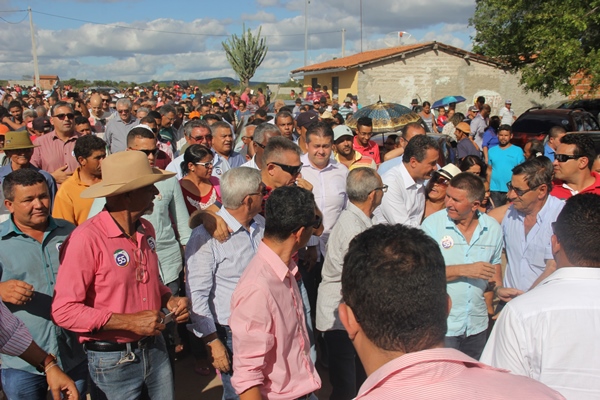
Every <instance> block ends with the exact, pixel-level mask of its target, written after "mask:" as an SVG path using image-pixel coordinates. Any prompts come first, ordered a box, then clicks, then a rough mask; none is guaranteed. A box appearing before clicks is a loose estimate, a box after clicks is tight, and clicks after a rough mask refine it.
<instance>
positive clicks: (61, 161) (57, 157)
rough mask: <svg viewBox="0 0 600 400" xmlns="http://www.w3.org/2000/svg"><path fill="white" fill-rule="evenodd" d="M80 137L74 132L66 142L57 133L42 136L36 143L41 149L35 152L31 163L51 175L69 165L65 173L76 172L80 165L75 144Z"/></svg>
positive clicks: (36, 149)
mask: <svg viewBox="0 0 600 400" xmlns="http://www.w3.org/2000/svg"><path fill="white" fill-rule="evenodd" d="M80 136H81V135H80V134H79V133H78V132H73V135H72V136H71V137H70V138H68V139H67V140H66V141H64V142H63V141H62V140H61V139H60V138H59V137H58V136H57V135H56V131H52V132H50V133H47V134H45V135H44V136H40V137H39V138H38V139H36V141H35V144H36V145H39V147H36V148H35V149H34V150H33V156H32V157H31V163H32V164H33V165H34V166H36V167H38V168H39V169H43V170H44V171H48V172H49V173H53V172H54V171H56V170H57V169H59V168H62V167H64V166H65V165H67V170H66V171H65V172H67V173H72V172H74V171H75V170H76V169H77V167H79V163H78V162H77V159H75V154H74V153H73V150H74V149H75V142H76V141H77V139H79V137H80Z"/></svg>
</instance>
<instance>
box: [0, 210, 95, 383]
mask: <svg viewBox="0 0 600 400" xmlns="http://www.w3.org/2000/svg"><path fill="white" fill-rule="evenodd" d="M73 229H75V226H74V225H73V224H71V223H70V222H67V221H65V220H62V219H54V218H52V217H48V227H47V228H46V232H45V233H44V239H43V241H42V243H40V242H38V241H37V240H35V239H33V238H32V237H30V236H28V235H26V234H25V233H23V232H21V230H20V229H19V228H17V226H16V225H15V224H14V222H13V220H12V217H11V218H10V219H9V220H7V221H4V222H3V223H2V224H0V281H2V282H5V281H8V280H11V279H16V280H20V281H25V282H27V283H29V284H30V285H32V286H33V288H34V289H33V290H34V295H33V299H32V300H31V301H30V302H29V303H27V304H25V305H22V306H17V305H14V304H8V303H5V304H6V306H7V307H8V309H9V310H10V311H11V312H12V313H13V314H15V315H16V316H17V317H19V318H20V319H21V320H22V321H23V322H24V323H25V325H26V326H27V329H29V331H30V332H31V336H32V337H33V340H35V342H36V343H37V344H38V345H39V346H40V347H41V348H42V349H44V350H45V351H47V352H49V353H54V354H56V356H57V357H58V359H59V363H60V364H61V367H62V368H63V370H65V371H69V370H70V369H72V368H73V367H75V366H77V365H79V364H80V363H81V362H83V361H85V360H86V355H85V353H84V352H83V348H82V346H81V345H80V344H79V343H78V341H77V337H76V336H75V334H73V333H72V332H69V331H66V330H64V329H62V328H59V327H57V326H56V325H54V324H53V323H52V319H51V317H50V306H51V304H52V297H53V295H54V284H55V283H56V274H57V273H58V266H59V264H60V263H59V259H58V258H59V250H60V246H61V245H62V243H63V242H64V241H65V239H66V238H67V236H69V234H70V233H71V232H72V231H73ZM1 357H2V368H14V369H19V370H22V371H26V372H30V373H33V374H38V375H39V372H37V370H36V369H35V367H33V366H31V365H29V364H28V363H26V362H25V361H23V360H21V359H20V358H18V357H10V356H7V355H4V354H2V356H1Z"/></svg>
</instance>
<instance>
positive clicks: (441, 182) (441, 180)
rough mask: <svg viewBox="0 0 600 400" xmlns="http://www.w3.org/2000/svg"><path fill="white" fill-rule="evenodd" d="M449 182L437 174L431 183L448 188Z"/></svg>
mask: <svg viewBox="0 0 600 400" xmlns="http://www.w3.org/2000/svg"><path fill="white" fill-rule="evenodd" d="M449 182H450V179H448V178H446V177H445V176H442V175H440V174H439V173H436V174H435V177H434V178H433V183H437V184H438V185H444V186H448V183H449Z"/></svg>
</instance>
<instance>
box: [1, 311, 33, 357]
mask: <svg viewBox="0 0 600 400" xmlns="http://www.w3.org/2000/svg"><path fill="white" fill-rule="evenodd" d="M32 341H33V339H32V338H31V333H29V330H27V327H26V326H25V324H24V323H23V321H21V320H20V319H19V318H17V317H15V316H14V315H13V314H12V313H11V312H10V310H9V309H8V308H7V307H6V306H5V305H4V303H3V302H2V301H1V300H0V353H2V354H6V355H9V356H14V357H18V356H20V355H21V354H23V353H24V352H25V350H27V348H28V347H29V345H31V342H32Z"/></svg>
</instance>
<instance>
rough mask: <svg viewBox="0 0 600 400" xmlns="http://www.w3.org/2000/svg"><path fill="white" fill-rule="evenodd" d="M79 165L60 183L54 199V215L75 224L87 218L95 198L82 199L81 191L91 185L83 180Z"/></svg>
mask: <svg viewBox="0 0 600 400" xmlns="http://www.w3.org/2000/svg"><path fill="white" fill-rule="evenodd" d="M80 168H81V167H78V168H77V169H76V170H75V171H74V172H73V175H71V176H70V177H69V178H68V179H67V180H66V181H64V182H63V184H62V185H60V188H59V189H58V192H56V197H55V199H54V208H53V209H52V217H54V218H60V219H64V220H67V221H69V222H71V223H73V224H75V225H80V224H82V223H83V222H84V221H85V220H87V217H88V214H89V212H90V208H92V203H93V202H94V199H82V198H81V196H80V195H81V192H83V191H84V190H85V189H87V188H88V187H89V185H86V184H84V183H83V182H81V179H80V178H79V170H80Z"/></svg>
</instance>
